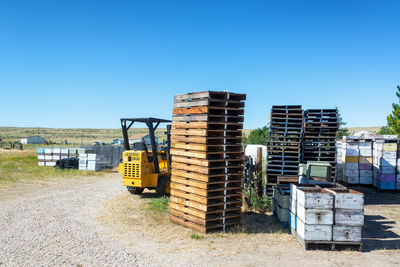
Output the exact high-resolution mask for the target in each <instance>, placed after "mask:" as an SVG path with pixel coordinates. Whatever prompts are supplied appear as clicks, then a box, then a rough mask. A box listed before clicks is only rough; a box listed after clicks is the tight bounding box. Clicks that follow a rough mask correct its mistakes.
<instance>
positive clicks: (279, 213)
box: [272, 184, 290, 227]
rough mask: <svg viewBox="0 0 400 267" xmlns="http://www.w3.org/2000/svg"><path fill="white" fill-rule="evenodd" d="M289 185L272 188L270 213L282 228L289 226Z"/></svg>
mask: <svg viewBox="0 0 400 267" xmlns="http://www.w3.org/2000/svg"><path fill="white" fill-rule="evenodd" d="M289 207H290V185H285V184H278V185H274V186H273V196H272V213H273V214H274V215H276V217H277V218H278V220H279V221H280V222H281V223H282V225H283V226H284V227H287V226H288V224H289Z"/></svg>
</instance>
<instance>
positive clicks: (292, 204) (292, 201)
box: [289, 198, 297, 215]
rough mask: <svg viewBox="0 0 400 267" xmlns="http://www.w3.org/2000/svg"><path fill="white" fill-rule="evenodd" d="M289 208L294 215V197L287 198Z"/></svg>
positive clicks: (295, 211) (295, 207)
mask: <svg viewBox="0 0 400 267" xmlns="http://www.w3.org/2000/svg"><path fill="white" fill-rule="evenodd" d="M289 203H290V204H289V210H290V211H291V212H292V213H293V214H294V215H296V214H297V202H296V200H295V199H292V198H290V199H289Z"/></svg>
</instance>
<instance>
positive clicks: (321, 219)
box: [297, 203, 333, 225]
mask: <svg viewBox="0 0 400 267" xmlns="http://www.w3.org/2000/svg"><path fill="white" fill-rule="evenodd" d="M297 217H298V218H299V219H300V220H301V221H303V222H304V223H305V224H328V225H331V224H333V211H332V210H327V209H305V208H304V207H302V206H301V205H299V204H298V203H297Z"/></svg>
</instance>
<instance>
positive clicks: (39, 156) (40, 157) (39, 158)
mask: <svg viewBox="0 0 400 267" xmlns="http://www.w3.org/2000/svg"><path fill="white" fill-rule="evenodd" d="M37 158H38V160H44V159H45V156H44V154H38V156H37Z"/></svg>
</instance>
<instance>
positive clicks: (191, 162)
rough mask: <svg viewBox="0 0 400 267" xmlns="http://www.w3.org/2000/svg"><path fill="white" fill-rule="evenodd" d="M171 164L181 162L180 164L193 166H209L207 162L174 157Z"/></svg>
mask: <svg viewBox="0 0 400 267" xmlns="http://www.w3.org/2000/svg"><path fill="white" fill-rule="evenodd" d="M172 162H181V163H187V164H193V165H198V166H204V167H208V166H210V161H209V160H206V159H197V158H188V157H181V156H174V157H173V159H172Z"/></svg>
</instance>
